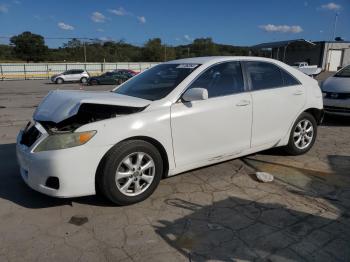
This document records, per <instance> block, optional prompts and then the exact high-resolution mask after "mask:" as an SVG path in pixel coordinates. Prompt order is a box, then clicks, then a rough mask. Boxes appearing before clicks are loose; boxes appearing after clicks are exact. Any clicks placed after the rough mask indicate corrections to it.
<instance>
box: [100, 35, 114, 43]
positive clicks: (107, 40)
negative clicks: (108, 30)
mask: <svg viewBox="0 0 350 262" xmlns="http://www.w3.org/2000/svg"><path fill="white" fill-rule="evenodd" d="M98 40H100V41H102V42H109V41H113V40H112V38H110V37H108V36H102V37H99V38H98Z"/></svg>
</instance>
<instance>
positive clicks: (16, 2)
mask: <svg viewBox="0 0 350 262" xmlns="http://www.w3.org/2000/svg"><path fill="white" fill-rule="evenodd" d="M12 2H13V3H14V4H16V5H20V4H21V1H18V0H13V1H12Z"/></svg>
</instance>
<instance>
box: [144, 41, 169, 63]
mask: <svg viewBox="0 0 350 262" xmlns="http://www.w3.org/2000/svg"><path fill="white" fill-rule="evenodd" d="M164 52H165V50H164V47H163V46H162V40H160V38H153V39H150V40H148V41H147V43H146V44H145V46H144V48H143V56H142V57H143V60H144V61H153V62H161V61H164Z"/></svg>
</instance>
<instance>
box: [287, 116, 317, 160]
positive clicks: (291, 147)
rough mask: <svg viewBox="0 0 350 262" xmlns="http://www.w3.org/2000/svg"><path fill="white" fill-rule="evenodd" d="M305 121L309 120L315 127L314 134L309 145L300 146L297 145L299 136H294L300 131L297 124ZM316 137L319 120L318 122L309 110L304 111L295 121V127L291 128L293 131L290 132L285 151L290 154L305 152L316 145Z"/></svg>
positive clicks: (295, 154)
mask: <svg viewBox="0 0 350 262" xmlns="http://www.w3.org/2000/svg"><path fill="white" fill-rule="evenodd" d="M303 121H304V122H305V121H308V123H310V124H311V125H312V127H313V134H312V139H311V141H310V142H309V143H308V145H307V146H306V147H305V148H300V147H298V146H297V145H296V141H295V139H297V138H295V137H294V132H295V131H298V129H297V126H298V125H299V123H303ZM316 137H317V122H316V120H315V118H314V117H313V116H312V115H311V114H309V113H307V112H303V113H302V114H301V115H300V116H299V117H298V118H297V120H296V121H295V123H294V125H293V127H292V129H291V132H290V135H289V141H288V145H287V146H285V151H286V152H287V153H288V154H290V155H293V156H297V155H302V154H305V153H306V152H308V151H309V150H310V149H311V148H312V146H313V145H314V143H315V140H316Z"/></svg>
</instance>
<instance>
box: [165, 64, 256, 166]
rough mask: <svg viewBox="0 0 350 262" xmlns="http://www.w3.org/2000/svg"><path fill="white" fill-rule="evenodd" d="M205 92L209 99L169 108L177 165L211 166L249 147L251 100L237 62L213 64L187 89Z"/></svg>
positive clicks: (178, 104)
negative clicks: (212, 163)
mask: <svg viewBox="0 0 350 262" xmlns="http://www.w3.org/2000/svg"><path fill="white" fill-rule="evenodd" d="M195 87H201V88H206V89H207V90H208V95H209V99H207V100H201V101H193V102H183V101H181V100H179V101H178V102H177V103H175V104H173V105H172V106H171V128H172V137H173V149H174V156H175V161H176V165H179V166H182V167H185V166H193V165H195V164H196V163H205V162H207V163H210V162H211V161H213V162H215V161H216V160H220V159H224V158H225V157H227V156H229V155H234V154H238V153H239V152H241V151H243V150H245V149H248V148H249V147H250V138H251V124H252V101H251V95H250V93H249V92H245V89H244V81H243V76H242V70H241V64H240V62H238V61H233V62H225V63H220V64H217V65H214V66H212V67H210V68H209V69H207V70H206V71H205V72H204V73H202V74H201V75H200V76H199V77H198V78H197V79H196V80H195V81H194V82H193V83H192V84H191V85H190V86H189V88H195Z"/></svg>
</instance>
